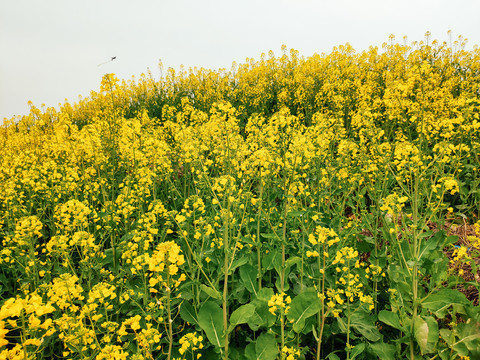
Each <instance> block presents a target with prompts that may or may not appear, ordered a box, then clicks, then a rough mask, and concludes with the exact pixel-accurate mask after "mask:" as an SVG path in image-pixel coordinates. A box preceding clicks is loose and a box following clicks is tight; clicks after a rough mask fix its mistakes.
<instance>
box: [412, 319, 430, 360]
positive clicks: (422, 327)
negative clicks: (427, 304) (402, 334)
mask: <svg viewBox="0 0 480 360" xmlns="http://www.w3.org/2000/svg"><path fill="white" fill-rule="evenodd" d="M413 335H414V336H415V339H416V340H417V343H418V346H420V351H421V353H422V355H423V354H424V353H425V350H426V349H427V342H428V324H427V322H426V321H425V320H423V319H422V318H421V317H420V316H417V317H416V318H415V322H414V323H413Z"/></svg>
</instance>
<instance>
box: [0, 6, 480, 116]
mask: <svg viewBox="0 0 480 360" xmlns="http://www.w3.org/2000/svg"><path fill="white" fill-rule="evenodd" d="M479 14H480V1H479V0H457V1H453V0H415V1H413V0H402V1H400V0H395V1H391V0H363V1H362V0H329V1H324V0H242V1H229V0H196V1H193V0H189V1H187V0H170V1H166V0H156V1H153V0H135V1H134V0H81V1H80V0H28V1H27V0H0V54H1V55H0V122H1V121H3V118H4V117H7V118H10V117H12V116H14V115H24V114H26V113H28V105H27V102H28V100H31V101H33V103H34V105H36V106H38V107H40V106H41V104H45V105H46V106H47V107H49V106H55V107H57V106H58V104H59V103H61V102H63V101H64V100H65V99H68V101H70V102H75V101H77V100H78V96H79V95H82V96H84V97H85V96H88V94H89V92H90V90H98V89H99V86H100V81H101V78H102V75H103V74H105V73H112V72H113V73H115V74H116V75H117V77H119V78H121V79H131V77H132V76H133V75H134V76H136V77H138V76H139V75H140V74H141V73H146V72H147V70H148V69H150V70H151V72H152V74H153V76H154V77H156V78H158V77H159V75H160V71H159V69H158V62H159V60H160V59H161V61H162V62H163V64H164V67H165V68H168V67H173V68H176V69H178V68H179V66H180V65H181V64H183V65H185V66H186V67H187V68H188V67H190V66H192V67H193V66H197V67H207V68H213V69H218V68H220V67H225V68H228V69H229V68H230V67H231V64H232V62H233V61H236V62H237V63H241V62H244V61H245V58H247V57H250V58H251V57H253V58H255V59H258V58H259V57H260V54H261V53H262V52H265V53H267V52H268V51H269V50H273V51H274V52H275V53H276V54H281V45H282V44H285V45H287V47H288V48H289V49H290V48H294V49H296V50H299V52H300V54H301V55H304V56H310V55H312V54H314V53H322V52H325V53H328V52H330V51H331V50H332V48H333V47H334V46H337V45H341V44H345V43H346V42H349V43H350V44H351V45H352V46H353V47H354V48H355V49H356V50H357V51H359V52H360V51H362V50H365V49H368V47H369V46H370V45H373V46H379V47H380V46H381V45H382V43H383V42H385V41H388V36H389V35H390V34H394V35H395V36H396V39H397V41H398V42H401V43H403V40H402V38H403V36H404V35H406V36H408V41H409V42H410V41H415V40H417V41H419V40H422V39H423V38H424V34H425V32H426V31H430V32H431V34H432V38H433V39H438V40H440V41H446V40H448V35H447V31H448V30H452V34H453V38H454V39H455V38H456V37H457V36H458V35H463V36H464V37H466V38H468V39H469V43H468V44H469V47H470V48H471V47H473V45H476V44H480V25H479V21H478V16H479ZM112 56H116V57H117V58H116V59H115V60H114V61H111V62H108V63H106V64H104V65H102V66H98V64H100V63H103V62H105V61H108V60H109V59H110V58H111V57H112Z"/></svg>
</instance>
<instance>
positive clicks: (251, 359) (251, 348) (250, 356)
mask: <svg viewBox="0 0 480 360" xmlns="http://www.w3.org/2000/svg"><path fill="white" fill-rule="evenodd" d="M244 356H245V357H246V358H247V360H256V359H257V353H256V352H255V344H254V343H250V344H248V345H247V347H246V348H245V354H244Z"/></svg>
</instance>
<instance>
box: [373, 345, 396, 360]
mask: <svg viewBox="0 0 480 360" xmlns="http://www.w3.org/2000/svg"><path fill="white" fill-rule="evenodd" d="M370 349H372V351H373V352H374V353H375V355H377V357H379V358H380V359H382V360H395V346H394V345H390V344H385V343H384V342H376V343H373V344H370Z"/></svg>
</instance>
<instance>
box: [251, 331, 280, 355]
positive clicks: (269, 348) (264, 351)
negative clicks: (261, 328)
mask: <svg viewBox="0 0 480 360" xmlns="http://www.w3.org/2000/svg"><path fill="white" fill-rule="evenodd" d="M255 353H256V356H257V360H275V359H276V358H277V355H278V346H277V342H276V341H275V336H274V335H273V334H265V333H263V334H261V335H260V336H259V337H258V339H257V342H256V344H255Z"/></svg>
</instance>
